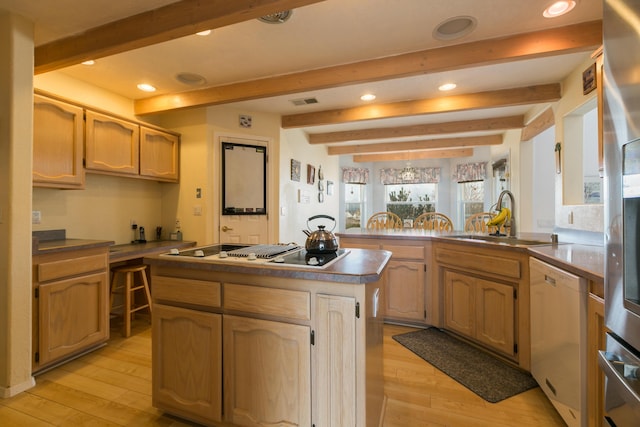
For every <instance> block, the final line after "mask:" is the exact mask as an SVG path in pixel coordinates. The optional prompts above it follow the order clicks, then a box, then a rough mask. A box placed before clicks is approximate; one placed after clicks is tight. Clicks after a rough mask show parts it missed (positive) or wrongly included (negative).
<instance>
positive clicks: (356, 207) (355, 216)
mask: <svg viewBox="0 0 640 427" xmlns="http://www.w3.org/2000/svg"><path fill="white" fill-rule="evenodd" d="M365 188H366V186H365V185H364V184H345V185H344V192H345V196H344V210H345V227H346V228H360V227H361V226H362V218H366V215H365V206H366V197H365Z"/></svg>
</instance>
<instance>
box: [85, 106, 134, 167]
mask: <svg viewBox="0 0 640 427" xmlns="http://www.w3.org/2000/svg"><path fill="white" fill-rule="evenodd" d="M86 120H87V127H86V142H85V167H86V168H87V170H93V171H104V172H112V173H117V174H125V175H138V173H139V171H140V165H139V161H138V156H139V154H138V153H139V152H140V149H139V145H140V144H139V138H140V126H138V124H136V123H132V122H128V121H125V120H121V119H117V118H115V117H112V116H107V115H105V114H100V113H96V112H94V111H91V110H87V112H86Z"/></svg>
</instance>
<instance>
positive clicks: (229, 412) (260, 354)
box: [223, 315, 311, 427]
mask: <svg viewBox="0 0 640 427" xmlns="http://www.w3.org/2000/svg"><path fill="white" fill-rule="evenodd" d="M223 330H224V332H223V342H224V350H223V351H224V393H225V395H224V403H225V420H226V421H229V422H231V423H233V424H237V425H241V426H257V425H265V426H267V425H274V426H275V425H280V426H285V425H286V426H304V427H308V426H310V425H311V349H310V346H311V339H310V329H309V327H307V326H299V325H292V324H288V323H281V322H272V321H267V320H259V319H250V318H246V317H238V316H228V315H225V316H224V322H223Z"/></svg>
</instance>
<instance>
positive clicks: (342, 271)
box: [144, 249, 391, 284]
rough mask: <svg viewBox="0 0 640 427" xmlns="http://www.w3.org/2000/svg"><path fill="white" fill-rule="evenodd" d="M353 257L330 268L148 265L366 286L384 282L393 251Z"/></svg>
mask: <svg viewBox="0 0 640 427" xmlns="http://www.w3.org/2000/svg"><path fill="white" fill-rule="evenodd" d="M349 251H350V252H349V254H347V255H346V256H345V257H344V258H342V259H340V260H338V261H336V262H334V263H333V264H331V265H329V266H328V267H326V268H310V267H296V266H294V265H283V264H276V263H260V264H251V262H242V263H239V262H237V261H234V262H228V261H227V262H225V261H221V260H210V259H209V260H208V259H202V258H188V259H185V258H177V257H176V258H174V257H170V256H162V255H154V256H150V257H145V259H144V261H145V263H146V264H150V265H158V266H170V267H177V268H187V269H195V270H208V271H211V272H223V273H244V274H253V275H256V274H257V275H262V276H275V277H284V278H288V279H303V280H319V281H324V282H338V283H353V284H364V283H369V282H374V281H376V280H379V279H380V275H381V274H382V270H383V269H384V268H385V266H386V265H387V262H389V259H390V258H391V252H389V251H382V250H366V249H349Z"/></svg>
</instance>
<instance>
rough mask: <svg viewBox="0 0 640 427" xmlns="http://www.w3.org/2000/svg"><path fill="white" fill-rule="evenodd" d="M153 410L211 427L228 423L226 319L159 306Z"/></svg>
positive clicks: (155, 314)
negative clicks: (224, 383) (225, 420)
mask: <svg viewBox="0 0 640 427" xmlns="http://www.w3.org/2000/svg"><path fill="white" fill-rule="evenodd" d="M152 346H153V359H152V365H153V367H152V371H153V406H155V407H157V408H160V409H163V410H166V411H167V412H170V413H172V414H175V415H179V416H181V417H184V418H187V419H190V420H193V421H197V422H200V423H203V424H207V425H214V424H211V423H212V422H216V421H218V422H219V421H221V420H222V358H221V354H222V315H220V314H215V313H208V312H203V311H195V310H190V309H185V308H179V307H171V306H166V305H162V304H154V306H153V320H152Z"/></svg>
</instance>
